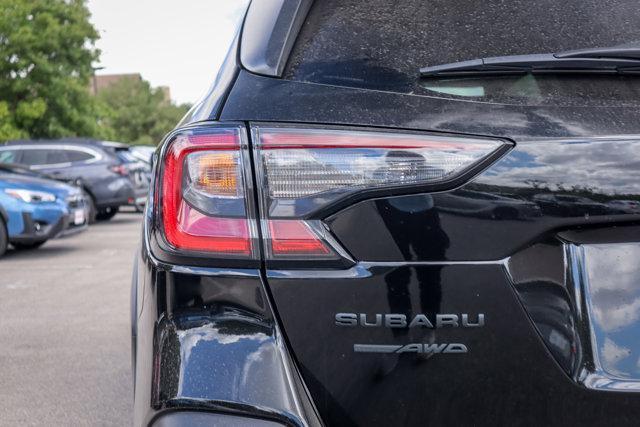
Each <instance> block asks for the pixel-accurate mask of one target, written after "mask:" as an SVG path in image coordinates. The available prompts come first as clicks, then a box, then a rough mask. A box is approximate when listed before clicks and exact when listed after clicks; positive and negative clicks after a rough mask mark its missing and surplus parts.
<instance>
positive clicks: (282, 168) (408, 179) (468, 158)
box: [253, 126, 504, 218]
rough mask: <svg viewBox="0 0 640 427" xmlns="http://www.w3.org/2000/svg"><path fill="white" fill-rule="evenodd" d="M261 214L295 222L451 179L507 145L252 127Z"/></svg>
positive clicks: (429, 137) (375, 133) (479, 140)
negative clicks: (358, 200)
mask: <svg viewBox="0 0 640 427" xmlns="http://www.w3.org/2000/svg"><path fill="white" fill-rule="evenodd" d="M253 133H254V140H257V141H258V150H257V152H258V156H257V157H258V164H257V167H258V170H259V174H258V176H259V178H261V179H262V180H263V181H262V183H261V186H260V187H261V188H262V189H263V193H262V197H263V200H262V202H263V209H265V211H266V212H267V213H268V216H269V217H280V218H282V217H299V216H302V215H305V214H308V213H310V212H312V211H314V210H316V209H318V208H320V207H322V206H324V205H327V204H330V203H331V202H334V201H336V200H337V199H339V198H341V197H344V196H346V195H348V194H350V193H354V192H358V191H361V190H364V189H376V188H385V187H401V186H419V185H428V184H437V183H441V182H446V181H449V180H452V179H454V178H455V177H456V176H458V175H460V174H462V173H463V172H465V171H467V170H468V169H469V168H471V167H473V166H474V165H476V164H477V163H478V162H480V161H481V160H483V159H485V158H486V157H488V156H490V155H491V154H493V153H495V152H496V151H497V150H498V149H499V148H500V147H502V146H503V145H504V142H502V141H500V140H492V139H480V138H458V137H440V136H432V135H420V134H411V133H408V134H404V133H391V132H373V131H351V130H335V129H294V128H263V127H259V126H257V127H254V128H253Z"/></svg>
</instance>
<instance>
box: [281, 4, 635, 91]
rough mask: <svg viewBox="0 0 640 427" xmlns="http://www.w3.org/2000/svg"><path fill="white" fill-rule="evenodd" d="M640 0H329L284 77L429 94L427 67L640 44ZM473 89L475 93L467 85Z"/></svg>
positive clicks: (314, 14) (304, 32)
mask: <svg viewBox="0 0 640 427" xmlns="http://www.w3.org/2000/svg"><path fill="white" fill-rule="evenodd" d="M638 22H640V7H638V2H637V0H613V1H601V0H588V1H584V0H566V1H558V0H538V1H536V0H526V1H525V0H516V1H508V2H494V1H457V0H430V1H423V0H398V1H393V2H390V1H387V0H369V1H361V0H323V1H316V2H314V5H313V6H312V8H311V10H310V11H309V15H308V16H307V20H306V22H305V24H304V25H303V27H302V29H301V32H300V35H299V37H298V39H297V40H296V43H295V45H294V48H293V51H292V54H291V56H290V58H289V62H288V64H287V67H286V69H285V74H284V77H285V78H287V79H292V80H302V81H309V82H316V83H325V84H334V85H342V86H351V87H363V88H370V89H377V90H389V91H396V92H403V93H410V92H418V93H426V94H430V93H429V91H428V90H427V89H425V88H424V87H423V86H422V85H421V84H420V81H419V79H418V70H419V69H420V68H421V67H426V66H433V65H439V64H444V63H450V62H456V61H464V60H469V59H476V58H483V57H491V56H503V55H520V54H530V53H552V52H561V51H566V50H573V49H582V48H593V47H610V46H619V45H632V46H636V45H637V44H639V43H640V25H638ZM467 93H468V92H467Z"/></svg>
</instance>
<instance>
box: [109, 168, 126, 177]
mask: <svg viewBox="0 0 640 427" xmlns="http://www.w3.org/2000/svg"><path fill="white" fill-rule="evenodd" d="M109 169H110V170H111V172H114V173H117V174H118V175H122V176H128V175H129V168H128V167H126V166H125V165H115V166H111V167H109Z"/></svg>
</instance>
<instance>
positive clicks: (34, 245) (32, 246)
mask: <svg viewBox="0 0 640 427" xmlns="http://www.w3.org/2000/svg"><path fill="white" fill-rule="evenodd" d="M44 243H45V241H42V242H33V243H12V245H13V247H14V248H16V249H18V250H29V249H36V248H39V247H40V246H42V245H44Z"/></svg>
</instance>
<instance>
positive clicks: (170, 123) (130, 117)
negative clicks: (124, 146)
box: [98, 78, 189, 145]
mask: <svg viewBox="0 0 640 427" xmlns="http://www.w3.org/2000/svg"><path fill="white" fill-rule="evenodd" d="M98 99H99V101H100V103H101V104H102V105H103V106H104V108H105V110H104V115H103V117H102V118H101V121H100V122H101V124H102V125H103V126H104V127H106V128H108V129H110V130H111V131H112V134H113V136H112V139H115V140H117V141H120V142H127V143H131V144H147V145H152V144H157V143H159V142H160V140H161V139H162V137H163V136H164V135H165V134H166V133H167V132H169V131H170V130H171V129H173V127H174V126H175V125H176V124H177V123H178V121H179V120H180V119H181V118H182V116H184V115H185V113H186V112H187V110H188V109H189V106H188V105H175V104H173V103H171V102H170V101H169V100H167V99H165V95H164V93H163V91H162V90H161V89H159V88H152V87H151V85H150V84H149V82H147V81H145V80H140V79H134V78H128V79H127V78H125V79H121V80H119V81H118V82H116V83H114V84H112V85H110V86H109V87H107V88H105V89H103V90H102V91H100V93H99V94H98Z"/></svg>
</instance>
